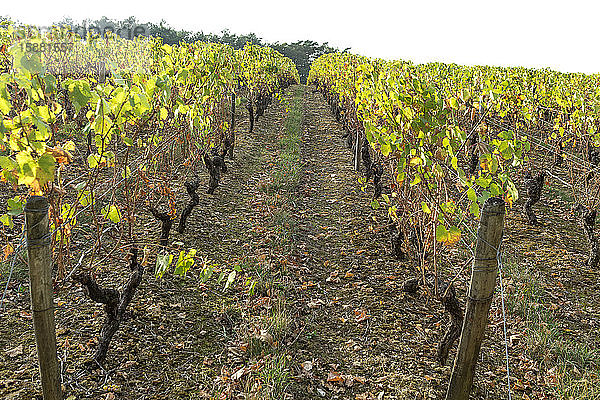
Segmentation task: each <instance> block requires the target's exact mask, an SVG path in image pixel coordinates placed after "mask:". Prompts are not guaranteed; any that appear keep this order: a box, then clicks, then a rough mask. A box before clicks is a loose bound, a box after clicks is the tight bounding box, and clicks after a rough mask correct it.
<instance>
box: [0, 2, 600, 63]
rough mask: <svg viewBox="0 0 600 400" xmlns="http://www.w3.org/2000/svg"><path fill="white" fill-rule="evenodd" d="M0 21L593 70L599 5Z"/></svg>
mask: <svg viewBox="0 0 600 400" xmlns="http://www.w3.org/2000/svg"><path fill="white" fill-rule="evenodd" d="M2 2H3V3H4V4H2V5H1V6H0V15H5V16H6V15H8V16H10V17H13V18H16V19H18V20H20V21H22V22H26V23H31V24H36V25H48V24H49V23H51V22H55V21H58V20H60V19H62V17H64V16H69V17H71V18H73V19H74V20H81V19H84V18H91V19H96V18H99V17H101V16H103V15H105V16H107V17H109V18H113V19H124V18H126V17H129V16H131V15H134V16H136V17H137V18H138V20H141V21H144V22H145V21H151V22H159V21H160V20H161V19H165V20H166V21H167V23H169V24H170V25H171V26H173V27H174V28H177V29H186V30H191V31H204V32H205V33H208V32H213V33H218V32H220V31H221V30H222V29H224V28H228V29H229V30H230V31H231V32H232V33H249V32H254V33H256V34H257V35H258V36H259V37H262V38H263V39H266V40H267V41H280V42H285V41H287V42H289V41H296V40H304V39H310V40H315V41H318V42H329V43H330V44H331V45H333V46H336V47H338V48H340V49H344V48H346V47H351V48H352V50H351V51H352V52H354V53H359V54H363V55H367V56H371V57H382V58H388V59H390V58H393V59H408V60H413V61H415V62H424V61H442V62H456V63H460V64H491V65H522V66H528V67H551V68H553V69H557V70H560V71H565V72H571V71H573V72H588V73H592V72H600V51H599V49H598V47H599V46H598V44H599V43H600V23H599V22H600V14H599V13H598V11H600V5H597V4H596V3H595V2H592V1H590V2H585V1H580V0H567V1H563V2H557V1H551V0H546V1H537V0H536V1H529V0H520V1H514V0H497V1H494V2H492V1H486V0H480V1H468V0H457V1H450V0H448V1H433V0H426V1H419V0H412V1H404V0H398V1H381V0H362V1H357V2H353V1H352V0H346V1H327V0H301V1H291V2H289V3H287V2H285V1H281V0H280V1H258V0H244V1H232V0H227V1H223V0H220V1H219V0H216V1H215V0H210V1H206V2H205V1H197V2H184V1H175V0H171V1H165V0H161V1H157V2H156V3H153V2H151V1H139V0H120V1H114V0H98V1H85V0H83V1H82V0H78V1H56V0H54V1H47V0H46V1H31V0H30V1H17V0H2Z"/></svg>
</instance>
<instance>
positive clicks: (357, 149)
mask: <svg viewBox="0 0 600 400" xmlns="http://www.w3.org/2000/svg"><path fill="white" fill-rule="evenodd" d="M360 142H361V140H360V131H359V130H358V129H357V130H356V140H355V141H354V148H353V150H354V170H355V171H356V172H360V159H361V153H360V147H361V143H360Z"/></svg>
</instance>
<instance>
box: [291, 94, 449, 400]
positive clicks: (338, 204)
mask: <svg viewBox="0 0 600 400" xmlns="http://www.w3.org/2000/svg"><path fill="white" fill-rule="evenodd" d="M304 100H305V109H304V111H305V120H304V143H303V144H304V147H303V158H304V160H305V178H304V180H303V182H302V189H301V190H302V196H301V202H300V205H299V207H298V210H297V216H298V220H299V223H300V225H301V228H300V235H299V238H298V243H299V244H298V251H299V257H300V260H301V267H300V268H299V270H298V275H299V278H300V282H299V286H300V288H301V289H302V290H300V291H299V292H298V296H299V297H298V299H299V300H300V301H301V302H302V303H303V305H304V307H305V308H306V313H307V317H306V325H305V327H304V332H303V334H302V336H301V338H300V339H299V340H298V342H297V343H296V346H295V349H296V351H297V355H298V361H299V362H305V361H309V362H310V364H305V365H310V366H312V369H311V370H310V371H306V368H304V371H301V373H300V377H299V380H298V381H297V382H296V383H295V385H294V392H295V394H296V396H298V397H296V398H323V396H324V397H326V398H344V399H345V398H364V399H368V398H376V396H378V395H380V393H383V394H385V398H407V397H406V396H409V394H410V396H411V398H412V397H413V396H414V395H415V394H416V393H421V395H423V396H424V397H423V398H428V397H429V395H430V394H431V396H433V397H432V398H438V394H439V389H440V388H441V387H440V386H439V384H440V383H441V382H440V381H439V378H440V374H436V372H439V368H437V367H436V366H435V365H434V363H433V358H432V357H431V355H432V354H431V352H432V349H434V348H435V343H434V342H433V339H434V337H435V335H434V333H435V332H436V331H437V330H438V328H437V327H436V326H435V323H436V322H438V320H439V314H438V316H434V315H429V313H431V307H425V304H424V301H423V299H419V298H413V297H411V296H406V295H405V294H404V293H402V291H401V286H402V283H403V281H404V280H405V279H407V278H408V277H412V276H413V275H414V274H415V272H414V271H413V270H411V269H410V268H409V267H408V266H405V265H402V264H401V263H399V262H398V261H396V260H394V259H393V258H392V257H391V255H390V254H388V252H389V236H388V230H387V229H386V226H387V215H386V214H387V210H384V209H383V208H381V209H379V210H373V209H372V208H371V207H370V206H369V203H370V198H371V197H372V191H373V187H372V184H369V186H368V187H367V189H366V192H362V191H361V189H360V185H359V184H358V181H357V178H358V176H359V175H357V174H356V173H355V172H354V171H353V168H352V165H351V152H350V151H349V150H348V148H346V146H345V144H344V143H343V140H342V131H341V130H340V126H339V124H338V123H336V121H335V120H334V118H333V117H332V116H331V113H330V112H329V107H328V106H327V105H326V103H325V102H324V101H323V99H322V97H321V96H320V94H317V93H313V92H312V91H311V90H310V89H308V90H307V91H306V93H305V96H304ZM304 288H306V289H304ZM416 325H418V326H419V327H420V329H418V330H415V329H414V328H415V326H416ZM431 375H437V378H431ZM416 376H429V377H430V378H429V379H415V377H416ZM328 378H329V381H332V382H327V380H328ZM307 393H308V394H307ZM324 393H325V395H324ZM391 395H392V396H393V397H389V396H391ZM302 396H308V397H302ZM357 396H358V397H357ZM361 396H362V397H361Z"/></svg>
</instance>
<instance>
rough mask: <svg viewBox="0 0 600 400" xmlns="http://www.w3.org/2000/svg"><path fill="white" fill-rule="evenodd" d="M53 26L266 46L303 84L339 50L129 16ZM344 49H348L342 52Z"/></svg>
mask: <svg viewBox="0 0 600 400" xmlns="http://www.w3.org/2000/svg"><path fill="white" fill-rule="evenodd" d="M2 21H12V22H17V23H18V21H15V20H14V19H12V18H10V17H6V16H4V17H3V16H0V22H2ZM54 25H69V26H70V27H71V28H72V29H74V30H77V28H79V27H83V26H93V25H96V26H111V25H112V26H119V27H133V26H135V25H145V26H147V27H148V34H149V35H151V36H155V37H160V38H162V40H163V42H164V43H166V44H170V45H175V44H178V43H179V42H182V41H185V42H188V43H192V42H195V41H203V42H215V43H224V44H228V45H230V46H231V47H233V48H234V49H241V48H242V47H244V45H245V44H246V43H247V42H250V43H252V44H256V45H260V46H269V47H272V48H273V49H275V50H277V51H278V52H280V53H281V54H283V55H284V56H286V57H288V58H290V59H291V60H292V61H293V62H294V63H295V64H296V68H297V69H298V73H299V74H300V79H301V81H302V83H306V79H307V78H308V72H309V70H310V66H311V64H312V62H313V61H314V60H316V59H317V58H318V57H319V56H321V55H322V54H326V53H331V52H335V51H339V50H338V49H337V48H335V47H332V46H330V45H329V44H328V42H325V43H318V42H315V41H313V40H298V41H296V42H293V43H285V42H283V43H281V42H267V41H265V40H264V39H262V38H260V37H258V36H257V35H256V34H255V33H248V34H236V33H231V32H230V31H229V29H224V30H223V31H221V33H219V34H215V33H204V32H203V31H200V32H193V31H187V30H184V29H176V28H174V27H172V26H170V25H169V24H168V23H167V22H166V21H165V20H162V21H160V22H159V23H153V22H145V23H143V22H141V21H138V19H137V18H136V17H133V16H131V17H129V18H125V19H123V20H115V19H110V18H108V17H105V16H103V17H101V18H99V19H94V20H92V19H86V20H83V21H74V20H73V19H71V18H68V17H67V18H63V19H62V20H61V21H58V22H55V23H54ZM346 50H348V49H346Z"/></svg>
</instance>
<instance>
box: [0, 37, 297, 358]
mask: <svg viewBox="0 0 600 400" xmlns="http://www.w3.org/2000/svg"><path fill="white" fill-rule="evenodd" d="M298 82H299V77H298V72H297V70H296V67H295V66H294V64H293V63H292V62H291V60H289V59H287V58H285V57H283V56H282V55H281V54H280V53H278V52H276V51H274V50H272V49H270V48H266V47H259V46H255V45H250V44H247V45H246V46H245V47H244V48H243V49H241V50H234V49H233V48H231V47H229V46H227V45H221V44H214V43H205V42H197V43H180V44H179V45H177V46H169V45H164V44H163V43H162V41H161V40H160V39H156V38H137V39H135V40H133V41H130V40H125V39H122V38H119V37H117V36H110V35H108V36H105V37H92V36H88V37H86V38H83V39H82V38H79V37H77V36H74V35H73V34H72V33H68V32H66V31H64V30H61V29H58V28H57V29H54V30H53V31H51V32H49V33H44V34H39V33H35V32H33V33H32V31H27V30H23V29H20V28H18V27H13V26H9V25H5V26H2V27H0V166H1V168H2V174H1V182H0V186H1V187H2V188H3V191H4V190H6V191H9V190H13V191H14V192H15V193H14V196H12V197H11V198H10V199H8V209H7V212H6V213H5V214H3V215H2V216H1V217H0V221H1V222H2V226H3V230H2V235H3V236H4V238H3V240H2V241H3V242H4V241H5V240H6V242H5V243H6V245H3V254H4V257H9V256H10V255H11V254H16V253H18V252H19V251H20V250H21V247H22V245H24V240H23V237H24V236H23V222H24V220H23V207H24V204H25V201H26V200H27V198H28V197H29V196H30V195H43V196H45V197H46V198H47V199H48V203H49V215H50V223H51V227H50V232H51V238H50V239H51V243H52V249H53V258H54V260H53V261H54V265H55V267H56V276H57V279H56V282H57V285H61V284H63V283H67V282H68V281H69V279H71V278H72V279H74V280H75V281H77V282H79V283H80V284H82V285H83V286H84V288H85V289H86V292H87V293H88V295H89V297H90V298H91V299H92V300H94V301H96V302H98V303H103V304H104V305H105V307H104V309H105V312H106V321H105V323H104V325H103V328H102V331H101V338H100V343H99V346H98V348H97V351H96V353H95V355H94V357H93V362H94V363H96V362H97V363H100V364H102V363H103V361H104V360H105V357H106V353H107V350H108V346H109V343H110V340H111V338H112V336H113V335H114V333H115V332H116V331H117V329H118V327H119V324H120V322H121V320H122V319H123V317H124V314H125V312H126V309H127V307H128V304H129V302H130V301H131V300H132V298H133V295H134V293H135V291H136V288H137V287H138V286H139V284H140V282H141V280H142V276H143V273H144V269H145V267H146V266H148V265H155V271H154V272H155V274H156V275H157V276H159V277H162V276H163V274H164V273H166V272H167V271H169V270H170V269H173V273H174V274H178V275H185V273H186V272H187V271H188V270H189V268H190V267H191V266H192V265H194V263H195V254H196V251H195V249H187V248H181V244H178V245H173V244H171V243H170V241H169V235H170V231H171V228H172V226H173V225H174V224H176V225H177V230H178V231H179V232H180V233H182V232H184V231H185V229H186V221H187V219H188V217H189V216H190V214H191V212H192V210H193V208H194V207H195V206H196V205H198V203H199V193H200V192H199V190H200V188H201V187H205V188H206V192H207V193H208V194H212V193H213V192H214V191H215V190H217V188H218V185H219V181H220V179H221V176H222V174H223V173H225V172H227V162H226V159H227V158H228V157H229V158H230V159H232V158H233V157H234V155H235V152H234V148H235V144H236V139H237V138H236V137H235V122H236V120H235V115H236V106H240V105H244V106H245V107H246V108H247V109H248V115H249V120H250V129H252V127H253V123H254V121H255V120H256V119H258V118H259V117H260V116H261V115H263V113H264V112H265V109H266V108H267V107H268V105H269V104H271V102H272V101H273V100H274V99H278V98H279V94H280V93H281V91H282V90H283V89H285V88H287V87H288V86H289V85H291V84H294V83H298ZM204 168H206V169H207V172H208V174H209V177H210V179H209V181H208V182H201V179H200V178H199V174H198V173H199V172H200V170H201V169H204ZM178 189H179V192H180V193H181V191H184V193H185V192H187V193H188V195H189V199H187V201H186V204H185V206H184V207H183V208H181V207H179V208H178V206H177V204H178V203H177V198H176V193H178ZM149 226H158V227H159V228H158V229H157V232H156V235H155V236H153V235H152V234H150V235H149V232H148V227H149ZM119 264H121V265H123V264H127V266H128V269H129V271H130V272H129V277H128V279H127V282H124V285H123V289H122V290H116V289H112V288H108V287H103V286H101V285H100V284H99V283H98V281H97V279H96V278H95V277H96V275H97V274H98V273H99V272H100V271H106V270H110V269H111V268H113V269H114V265H119ZM213 268H214V267H213V266H203V270H202V276H203V278H204V279H209V278H210V277H211V276H212V275H213ZM235 273H236V271H220V274H219V275H220V276H219V279H227V280H228V281H231V280H233V279H235Z"/></svg>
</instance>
